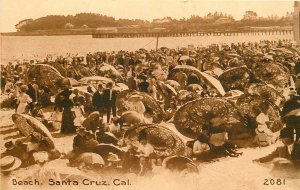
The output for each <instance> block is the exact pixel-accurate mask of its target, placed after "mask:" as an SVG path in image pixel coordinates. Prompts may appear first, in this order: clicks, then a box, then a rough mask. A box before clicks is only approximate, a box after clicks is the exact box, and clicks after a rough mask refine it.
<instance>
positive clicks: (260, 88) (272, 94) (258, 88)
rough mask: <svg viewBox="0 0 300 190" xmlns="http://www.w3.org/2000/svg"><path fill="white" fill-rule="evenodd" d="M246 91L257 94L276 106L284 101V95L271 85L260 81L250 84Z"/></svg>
mask: <svg viewBox="0 0 300 190" xmlns="http://www.w3.org/2000/svg"><path fill="white" fill-rule="evenodd" d="M247 91H248V93H249V94H253V95H254V94H256V95H259V96H261V97H262V98H264V99H266V100H268V101H270V102H272V103H274V104H276V105H277V106H279V105H281V104H282V103H283V102H284V101H285V98H284V96H283V95H282V94H281V93H280V92H278V91H277V90H276V89H275V88H274V86H272V85H268V84H262V83H255V84H250V85H249V87H248V90H247Z"/></svg>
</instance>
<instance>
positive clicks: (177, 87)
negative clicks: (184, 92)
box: [165, 80, 181, 91]
mask: <svg viewBox="0 0 300 190" xmlns="http://www.w3.org/2000/svg"><path fill="white" fill-rule="evenodd" d="M165 83H166V84H169V85H170V86H172V87H173V88H174V89H175V90H176V91H177V90H179V89H180V88H181V87H180V84H179V83H178V82H177V81H175V80H166V81H165Z"/></svg>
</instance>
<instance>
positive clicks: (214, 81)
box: [168, 65, 225, 96]
mask: <svg viewBox="0 0 300 190" xmlns="http://www.w3.org/2000/svg"><path fill="white" fill-rule="evenodd" d="M179 71H183V72H185V73H186V74H187V75H190V74H192V73H193V74H195V75H197V77H198V78H199V79H200V80H201V79H202V81H203V80H204V82H205V83H208V84H210V85H211V86H212V87H214V88H215V89H216V90H217V91H218V92H219V94H221V95H222V96H224V94H225V91H224V88H223V86H222V84H221V83H220V81H219V80H218V79H216V78H214V77H213V76H211V75H209V74H207V73H204V72H201V71H199V70H198V69H197V68H195V67H193V66H189V65H178V66H176V67H175V68H174V69H172V70H171V72H170V74H169V76H168V79H172V80H176V79H175V74H176V73H177V72H179ZM204 82H202V83H204ZM200 85H203V84H200Z"/></svg>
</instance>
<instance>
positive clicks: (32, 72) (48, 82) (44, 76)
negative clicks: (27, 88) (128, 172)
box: [28, 64, 64, 93]
mask: <svg viewBox="0 0 300 190" xmlns="http://www.w3.org/2000/svg"><path fill="white" fill-rule="evenodd" d="M34 78H35V79H36V80H37V81H39V84H40V85H44V86H47V87H48V88H49V89H50V90H51V91H52V92H53V93H56V92H57V87H56V86H55V85H54V84H55V82H56V81H58V80H59V79H63V78H64V77H63V76H62V75H61V74H60V73H59V71H58V70H57V69H55V68H54V67H52V66H50V65H46V64H35V65H30V68H29V70H28V80H29V81H31V80H33V79H34Z"/></svg>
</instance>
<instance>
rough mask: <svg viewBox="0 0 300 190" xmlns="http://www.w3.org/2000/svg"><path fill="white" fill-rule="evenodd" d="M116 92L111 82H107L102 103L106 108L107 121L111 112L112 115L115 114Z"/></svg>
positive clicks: (114, 115)
mask: <svg viewBox="0 0 300 190" xmlns="http://www.w3.org/2000/svg"><path fill="white" fill-rule="evenodd" d="M116 99H117V92H116V91H115V90H113V83H111V82H110V83H108V84H107V85H106V89H105V90H104V91H103V103H104V107H105V108H106V115H107V123H109V122H110V114H111V112H112V113H113V117H116V116H117V108H116Z"/></svg>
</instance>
